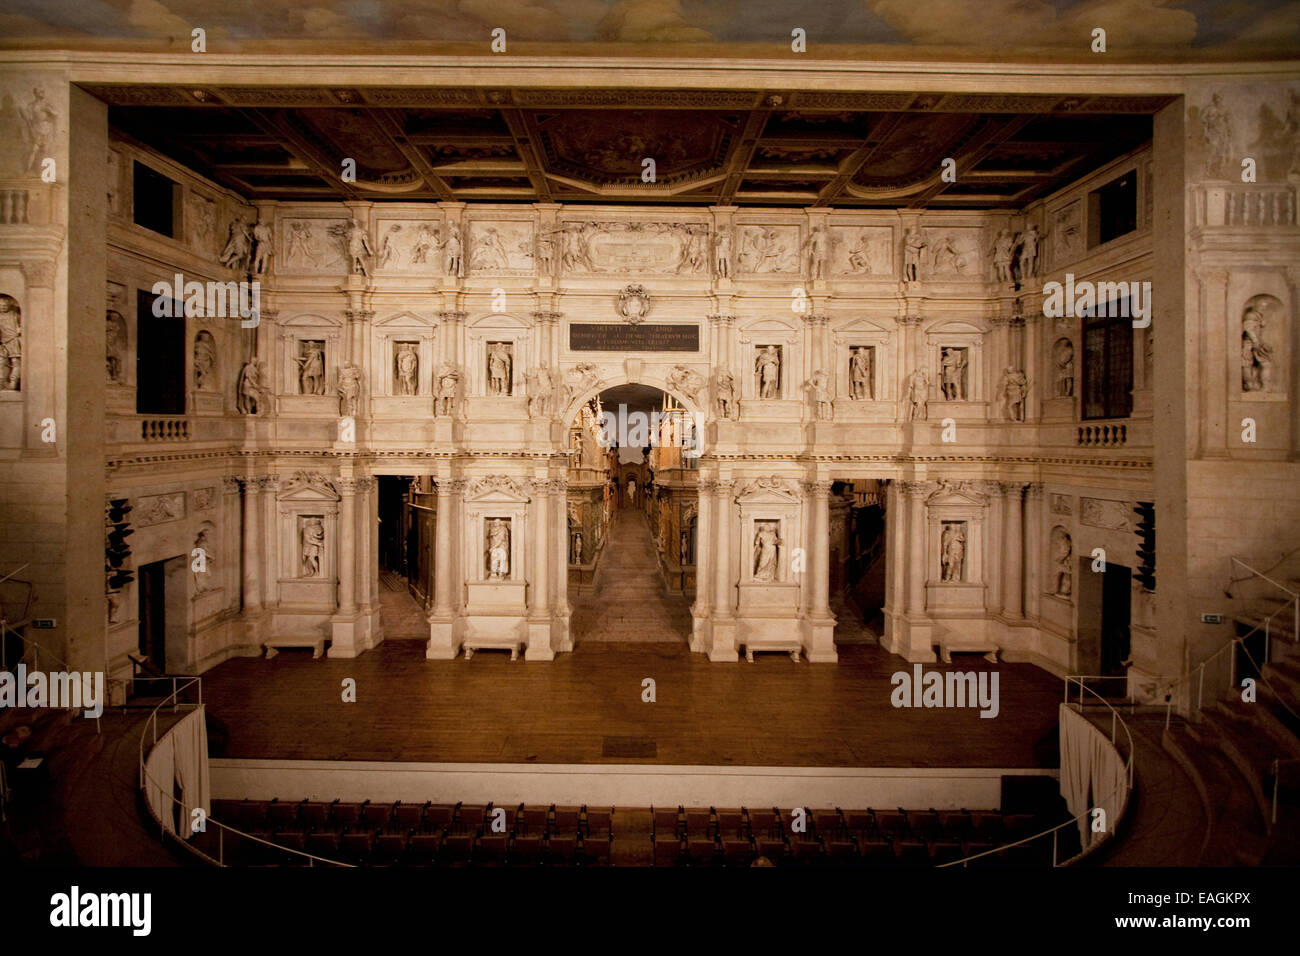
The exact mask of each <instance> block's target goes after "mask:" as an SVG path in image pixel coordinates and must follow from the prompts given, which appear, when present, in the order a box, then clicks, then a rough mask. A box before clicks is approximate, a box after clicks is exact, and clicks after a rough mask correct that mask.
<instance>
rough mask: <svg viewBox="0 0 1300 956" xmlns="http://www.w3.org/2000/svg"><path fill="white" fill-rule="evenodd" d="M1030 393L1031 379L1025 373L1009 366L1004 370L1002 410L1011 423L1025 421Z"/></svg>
mask: <svg viewBox="0 0 1300 956" xmlns="http://www.w3.org/2000/svg"><path fill="white" fill-rule="evenodd" d="M1028 392H1029V379H1027V378H1026V377H1025V373H1024V372H1022V371H1020V370H1019V369H1018V368H1015V367H1014V366H1011V365H1008V366H1007V367H1006V368H1004V369H1003V370H1002V410H1003V414H1004V415H1005V416H1006V419H1007V421H1009V422H1023V421H1024V420H1025V395H1026V394H1028Z"/></svg>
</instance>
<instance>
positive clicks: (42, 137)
mask: <svg viewBox="0 0 1300 956" xmlns="http://www.w3.org/2000/svg"><path fill="white" fill-rule="evenodd" d="M18 114H19V116H21V117H22V121H23V123H24V124H25V125H26V126H27V138H28V139H29V140H30V141H31V144H32V148H31V150H30V151H29V152H28V154H27V171H28V172H29V173H38V172H40V171H41V162H42V161H43V160H44V159H45V157H46V156H48V155H50V149H51V144H52V143H53V142H54V137H55V134H56V133H57V131H58V128H59V114H58V113H57V112H55V110H54V107H53V106H51V105H50V103H49V101H48V100H46V99H45V91H44V90H42V89H41V88H40V87H34V88H33V89H32V98H31V99H30V100H29V101H28V103H27V105H26V106H20V107H18Z"/></svg>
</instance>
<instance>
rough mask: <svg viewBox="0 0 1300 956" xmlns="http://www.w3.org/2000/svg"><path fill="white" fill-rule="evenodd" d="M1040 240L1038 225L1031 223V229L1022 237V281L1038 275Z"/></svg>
mask: <svg viewBox="0 0 1300 956" xmlns="http://www.w3.org/2000/svg"><path fill="white" fill-rule="evenodd" d="M1038 240H1039V235H1038V226H1036V225H1034V224H1033V223H1031V224H1030V226H1029V231H1028V232H1026V233H1025V234H1024V235H1023V236H1021V237H1020V281H1021V282H1024V281H1025V280H1026V279H1032V278H1034V277H1035V276H1036V275H1038Z"/></svg>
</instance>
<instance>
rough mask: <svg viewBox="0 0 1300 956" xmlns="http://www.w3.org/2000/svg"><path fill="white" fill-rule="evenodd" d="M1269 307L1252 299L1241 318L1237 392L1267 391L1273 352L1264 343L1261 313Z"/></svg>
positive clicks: (1259, 298) (1265, 301)
mask: <svg viewBox="0 0 1300 956" xmlns="http://www.w3.org/2000/svg"><path fill="white" fill-rule="evenodd" d="M1270 304H1271V303H1270V302H1269V301H1268V297H1266V296H1255V297H1254V298H1252V299H1251V300H1250V301H1249V302H1247V303H1246V311H1245V312H1243V313H1242V316H1241V390H1242V391H1243V392H1262V391H1267V389H1268V387H1269V383H1270V380H1271V378H1272V375H1273V348H1272V346H1270V345H1269V344H1268V343H1266V342H1265V341H1264V324H1265V319H1264V311H1265V309H1266V308H1267V307H1268V306H1269V305H1270Z"/></svg>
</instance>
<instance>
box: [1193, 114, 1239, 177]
mask: <svg viewBox="0 0 1300 956" xmlns="http://www.w3.org/2000/svg"><path fill="white" fill-rule="evenodd" d="M1201 127H1202V130H1203V135H1204V137H1205V174H1206V175H1207V176H1209V177H1210V178H1212V179H1227V178H1229V173H1230V172H1231V171H1232V169H1231V167H1232V165H1233V164H1232V161H1231V159H1230V158H1229V156H1230V154H1231V153H1232V116H1231V114H1230V113H1229V112H1228V111H1227V110H1226V109H1224V108H1223V94H1222V93H1215V94H1214V95H1213V96H1211V97H1210V105H1209V106H1207V107H1205V109H1204V110H1203V111H1202V112H1201Z"/></svg>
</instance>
